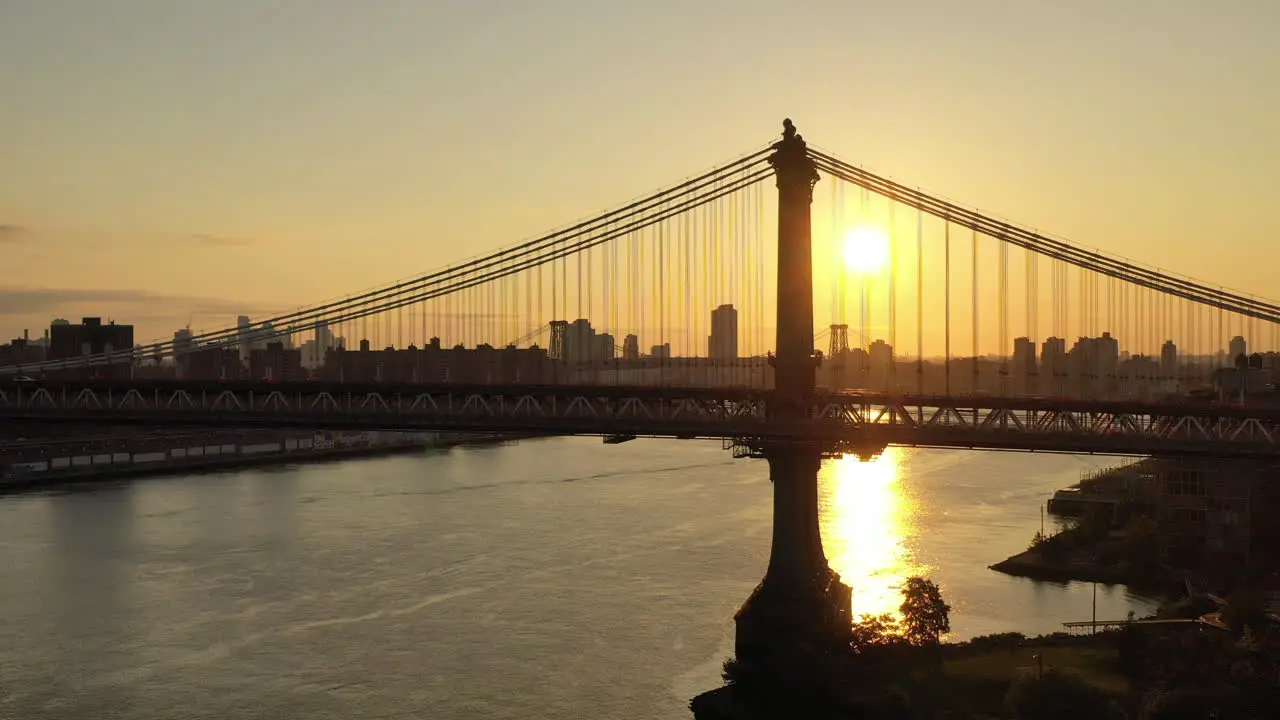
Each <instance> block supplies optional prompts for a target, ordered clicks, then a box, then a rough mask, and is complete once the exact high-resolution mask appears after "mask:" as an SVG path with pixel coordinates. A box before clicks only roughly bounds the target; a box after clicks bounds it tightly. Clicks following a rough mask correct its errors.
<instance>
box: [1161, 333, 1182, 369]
mask: <svg viewBox="0 0 1280 720" xmlns="http://www.w3.org/2000/svg"><path fill="white" fill-rule="evenodd" d="M1160 374H1161V375H1163V376H1165V377H1167V378H1175V377H1177V376H1178V346H1177V345H1174V344H1173V341H1172V340H1165V341H1164V345H1161V346H1160Z"/></svg>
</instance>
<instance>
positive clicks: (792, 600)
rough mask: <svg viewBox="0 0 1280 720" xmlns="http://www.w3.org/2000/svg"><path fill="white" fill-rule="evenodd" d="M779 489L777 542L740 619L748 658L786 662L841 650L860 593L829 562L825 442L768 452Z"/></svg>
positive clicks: (739, 637) (740, 649)
mask: <svg viewBox="0 0 1280 720" xmlns="http://www.w3.org/2000/svg"><path fill="white" fill-rule="evenodd" d="M764 455H765V458H766V460H767V461H768V463H769V480H770V481H771V482H772V484H773V542H772V547H771V548H770V551H769V566H768V569H767V570H766V571H765V576H764V580H763V581H762V582H761V583H760V585H759V586H757V587H756V589H755V591H754V592H752V594H751V596H750V597H749V598H747V601H746V603H744V604H743V606H742V608H741V609H740V610H739V611H738V613H737V615H735V616H734V621H735V623H736V626H737V628H736V637H735V651H736V654H737V656H738V659H739V660H740V661H744V662H747V663H752V664H758V663H759V662H761V661H763V662H765V663H771V664H772V663H778V662H783V663H785V662H786V660H785V659H786V658H791V657H795V656H796V655H797V653H804V654H808V653H812V652H819V653H823V652H827V651H839V650H842V649H846V648H848V646H849V641H850V639H851V635H852V628H853V616H852V607H851V603H852V591H851V590H850V589H849V587H848V586H847V585H845V584H844V583H843V582H841V581H840V576H839V575H838V574H837V573H836V572H835V571H834V570H832V569H831V567H830V566H829V565H828V564H827V557H826V553H825V552H824V551H823V548H822V535H821V529H820V527H819V524H818V467H819V464H820V463H821V460H822V454H821V448H819V447H818V446H817V445H800V444H787V445H781V444H780V445H775V446H772V447H766V448H764Z"/></svg>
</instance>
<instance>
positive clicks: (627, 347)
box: [622, 334, 640, 360]
mask: <svg viewBox="0 0 1280 720" xmlns="http://www.w3.org/2000/svg"><path fill="white" fill-rule="evenodd" d="M622 359H623V360H639V359H640V337H639V336H638V335H635V334H631V335H628V336H627V337H626V338H625V339H623V341H622Z"/></svg>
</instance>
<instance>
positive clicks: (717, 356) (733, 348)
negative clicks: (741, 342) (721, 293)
mask: <svg viewBox="0 0 1280 720" xmlns="http://www.w3.org/2000/svg"><path fill="white" fill-rule="evenodd" d="M707 356H708V357H710V358H711V359H712V360H737V359H738V311H737V310H735V309H734V307H733V306H732V305H721V306H720V307H718V308H716V309H715V310H712V311H711V336H710V337H708V338H707Z"/></svg>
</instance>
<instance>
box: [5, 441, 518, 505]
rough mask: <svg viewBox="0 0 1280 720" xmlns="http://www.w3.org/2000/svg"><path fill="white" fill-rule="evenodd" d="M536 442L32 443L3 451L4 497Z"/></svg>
mask: <svg viewBox="0 0 1280 720" xmlns="http://www.w3.org/2000/svg"><path fill="white" fill-rule="evenodd" d="M533 437H539V435H537V434H533V433H524V434H511V433H433V432H329V431H324V432H311V431H288V430H277V431H266V432H263V431H248V430H235V431H211V432H204V433H172V432H156V433H150V434H131V435H126V436H101V435H99V436H93V437H90V436H85V437H83V438H79V439H76V438H59V439H58V440H56V441H51V442H41V441H39V440H31V441H25V442H20V443H11V444H8V445H4V446H0V493H14V492H24V491H28V490H36V489H46V488H50V487H56V486H59V485H67V484H83V483H89V482H97V481H102V480H118V479H123V478H133V477H142V476H154V475H172V474H178V473H194V472H212V471H218V470H227V469H231V468H243V467H253V466H269V465H281V464H299V463H313V462H325V461H332V460H342V459H352V458H360V457H374V456H383V455H396V454H411V453H417V452H425V451H427V450H429V449H432V448H450V447H454V446H457V445H472V444H488V443H502V442H512V441H517V440H521V439H527V438H533Z"/></svg>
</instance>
